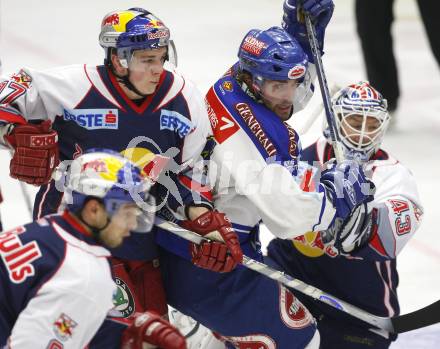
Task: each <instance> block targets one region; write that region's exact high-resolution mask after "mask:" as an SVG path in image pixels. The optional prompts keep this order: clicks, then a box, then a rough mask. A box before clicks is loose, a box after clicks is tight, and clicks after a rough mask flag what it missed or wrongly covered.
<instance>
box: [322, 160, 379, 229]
mask: <svg viewBox="0 0 440 349" xmlns="http://www.w3.org/2000/svg"><path fill="white" fill-rule="evenodd" d="M319 190H320V191H325V193H326V195H327V198H328V199H329V200H330V201H331V203H332V204H333V207H334V208H335V209H336V214H335V219H334V220H333V223H332V225H338V226H339V227H340V226H341V225H342V224H343V222H345V221H346V220H347V218H349V217H350V215H352V213H353V211H355V209H356V208H358V207H359V206H361V205H362V204H363V203H368V202H370V201H372V200H373V194H374V190H375V187H374V184H373V183H372V182H371V181H369V180H368V179H367V178H366V177H365V175H364V172H363V170H362V168H361V167H360V166H359V164H358V163H357V162H355V161H350V160H345V161H343V162H341V163H339V164H332V165H331V167H330V168H329V169H327V170H325V171H323V172H322V173H321V179H320V186H319Z"/></svg>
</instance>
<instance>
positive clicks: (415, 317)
mask: <svg viewBox="0 0 440 349" xmlns="http://www.w3.org/2000/svg"><path fill="white" fill-rule="evenodd" d="M391 322H392V324H393V327H394V333H403V332H408V331H412V330H416V329H418V328H421V327H425V326H430V325H434V324H436V323H438V322H440V300H438V301H437V302H434V303H432V304H431V305H428V306H426V307H424V308H422V309H419V310H416V311H414V312H412V313H409V314H404V315H400V316H396V317H394V318H392V319H391Z"/></svg>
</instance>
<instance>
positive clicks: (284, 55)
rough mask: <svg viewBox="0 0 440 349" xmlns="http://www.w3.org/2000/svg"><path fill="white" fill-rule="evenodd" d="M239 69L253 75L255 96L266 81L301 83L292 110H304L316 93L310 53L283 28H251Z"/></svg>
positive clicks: (242, 50)
mask: <svg viewBox="0 0 440 349" xmlns="http://www.w3.org/2000/svg"><path fill="white" fill-rule="evenodd" d="M238 59H239V69H240V71H242V72H248V73H250V74H251V76H252V84H253V88H254V91H253V92H254V93H255V94H256V97H257V98H258V97H259V93H260V91H261V90H262V88H263V84H264V82H265V80H272V81H289V80H294V81H297V82H298V85H297V88H296V91H295V93H294V95H293V100H292V104H293V110H292V112H293V113H296V112H298V111H300V110H301V109H303V108H304V107H305V105H306V104H307V103H308V101H309V100H310V98H311V97H312V95H313V88H312V86H311V83H312V79H311V75H310V72H309V69H308V65H309V61H308V58H307V55H306V54H305V52H304V50H303V49H302V47H301V45H300V44H299V43H298V41H297V40H296V39H295V38H293V37H292V36H290V35H289V34H288V33H287V32H286V31H285V30H284V29H282V28H280V27H271V28H269V29H267V30H259V29H252V30H250V31H249V32H248V33H247V34H246V36H245V37H244V39H243V41H242V42H241V45H240V48H239V50H238Z"/></svg>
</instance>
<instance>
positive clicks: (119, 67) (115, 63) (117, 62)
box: [110, 53, 127, 76]
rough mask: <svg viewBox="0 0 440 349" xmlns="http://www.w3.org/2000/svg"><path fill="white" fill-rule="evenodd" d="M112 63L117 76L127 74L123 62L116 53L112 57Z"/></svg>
mask: <svg viewBox="0 0 440 349" xmlns="http://www.w3.org/2000/svg"><path fill="white" fill-rule="evenodd" d="M110 59H111V62H112V65H113V68H114V70H115V72H116V74H117V75H121V76H122V75H125V74H126V73H127V68H125V67H123V66H122V64H121V60H120V58H119V57H118V55H116V54H115V53H112V55H111V58H110Z"/></svg>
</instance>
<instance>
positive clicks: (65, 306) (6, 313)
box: [0, 151, 185, 349]
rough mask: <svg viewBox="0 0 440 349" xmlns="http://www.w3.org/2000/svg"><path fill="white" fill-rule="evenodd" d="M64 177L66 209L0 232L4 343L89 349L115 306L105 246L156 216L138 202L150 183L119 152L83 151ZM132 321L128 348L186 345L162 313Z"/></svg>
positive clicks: (0, 339)
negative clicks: (144, 211) (161, 316)
mask: <svg viewBox="0 0 440 349" xmlns="http://www.w3.org/2000/svg"><path fill="white" fill-rule="evenodd" d="M60 181H61V182H62V185H65V186H66V188H65V189H66V195H65V196H64V199H63V201H64V204H63V206H64V207H65V210H64V212H63V213H61V214H55V215H49V216H45V217H43V218H41V219H39V220H37V221H35V222H33V223H29V224H26V225H24V226H19V227H17V228H15V229H12V230H10V231H7V232H4V233H2V234H0V255H1V257H2V258H1V262H0V285H1V286H0V308H1V309H2V311H1V312H0V346H1V347H2V348H3V347H8V348H22V349H31V348H32V349H35V348H75V349H77V348H84V347H86V346H87V345H88V343H89V342H90V340H91V339H92V337H93V335H94V334H95V332H96V331H97V330H98V328H99V326H100V324H101V323H102V322H103V321H104V319H105V318H106V315H107V313H108V312H109V311H110V310H112V311H117V308H115V309H113V308H114V306H115V303H117V299H116V297H117V295H118V293H117V290H118V288H117V286H116V284H115V283H114V282H113V279H112V275H111V270H110V263H109V261H108V258H109V256H110V251H109V250H108V249H107V248H114V247H117V246H119V245H120V244H121V243H122V241H123V239H125V238H127V237H128V236H129V234H130V231H131V230H134V229H136V226H137V225H138V224H140V220H143V221H142V224H143V225H145V226H146V229H147V230H148V229H151V226H152V215H148V216H146V215H141V214H140V209H139V207H138V204H137V203H136V201H137V200H146V199H148V197H149V195H150V193H149V189H150V186H151V184H150V182H149V181H148V180H147V178H146V176H145V175H144V174H143V172H142V171H141V170H140V169H139V168H138V167H137V166H136V165H134V164H133V163H131V162H130V161H128V160H127V159H126V158H124V157H123V156H121V155H120V154H118V153H114V152H108V151H98V152H91V153H88V154H84V155H81V156H79V157H78V158H77V159H76V160H74V161H73V162H72V163H71V165H70V167H69V170H68V171H67V172H64V173H62V179H60ZM153 216H154V215H153ZM147 217H148V218H149V220H148V221H146V220H145V219H146V218H147ZM129 320H130V322H128V323H127V329H126V331H125V334H124V342H123V343H124V344H126V345H127V346H126V348H132V349H141V348H143V344H145V345H146V343H149V344H153V345H155V346H160V347H161V348H168V349H184V348H185V339H184V338H183V336H182V335H180V334H179V332H178V331H177V330H176V329H175V328H173V327H172V326H171V325H170V324H169V323H167V322H165V321H164V320H162V319H161V318H160V317H159V316H158V315H157V314H155V313H152V312H146V313H143V314H140V313H135V314H133V315H132V316H131V317H130V319H129ZM147 330H148V334H147V333H146V331H147ZM118 340H119V342H120V341H121V337H119V338H118Z"/></svg>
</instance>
